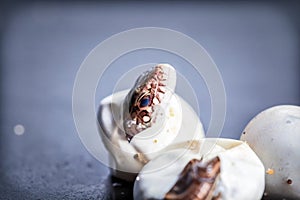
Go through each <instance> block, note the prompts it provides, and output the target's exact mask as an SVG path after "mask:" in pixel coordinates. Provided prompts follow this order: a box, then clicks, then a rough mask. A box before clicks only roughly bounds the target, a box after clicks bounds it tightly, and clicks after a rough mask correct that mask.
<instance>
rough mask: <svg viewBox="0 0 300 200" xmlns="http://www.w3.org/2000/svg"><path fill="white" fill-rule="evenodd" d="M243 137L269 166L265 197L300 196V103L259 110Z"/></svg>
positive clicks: (296, 197)
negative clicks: (299, 104)
mask: <svg viewBox="0 0 300 200" xmlns="http://www.w3.org/2000/svg"><path fill="white" fill-rule="evenodd" d="M241 140H244V141H246V142H247V143H248V144H249V145H250V147H251V148H252V149H253V150H254V151H255V152H256V154H257V155H258V156H259V157H260V159H261V160H262V162H263V164H264V166H265V168H266V172H265V177H266V189H265V195H266V197H270V199H275V198H281V199H282V198H283V199H300V173H299V170H300V144H299V143H300V107H299V106H292V105H281V106H275V107H272V108H269V109H267V110H265V111H263V112H261V113H259V114H258V115H257V116H256V117H255V118H254V119H252V120H251V121H250V122H249V124H248V125H247V126H246V128H245V130H244V131H243V134H242V136H241ZM268 199H269V198H268Z"/></svg>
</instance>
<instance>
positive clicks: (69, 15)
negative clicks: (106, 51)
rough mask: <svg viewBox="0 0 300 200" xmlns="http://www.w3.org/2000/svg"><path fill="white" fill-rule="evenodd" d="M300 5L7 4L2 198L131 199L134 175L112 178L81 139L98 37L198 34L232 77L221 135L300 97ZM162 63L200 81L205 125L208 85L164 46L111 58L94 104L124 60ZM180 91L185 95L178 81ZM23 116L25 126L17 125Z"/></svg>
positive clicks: (3, 6)
mask: <svg viewBox="0 0 300 200" xmlns="http://www.w3.org/2000/svg"><path fill="white" fill-rule="evenodd" d="M299 13H300V12H299V4H297V3H291V2H290V3H283V2H282V3H280V2H278V3H275V4H274V3H271V2H268V1H266V2H260V1H257V2H252V3H244V2H239V1H230V2H228V3H222V2H218V1H217V2H212V3H210V2H206V1H203V2H200V3H197V2H189V3H184V2H180V1H177V2H175V3H171V2H163V3H158V2H156V3H134V2H127V3H109V2H103V3H99V2H86V1H76V2H71V1H62V2H58V1H54V2H52V1H49V2H48V1H10V2H9V1H3V2H1V3H0V23H1V24H0V28H1V29H0V30H1V35H0V36H1V38H0V39H1V40H0V41H1V49H0V50H1V52H0V53H1V54H0V56H1V57H0V65H1V68H0V73H1V74H0V76H1V77H0V84H1V85H0V86H1V91H0V92H1V101H0V106H1V116H0V117H1V118H0V119H1V121H0V123H1V124H0V128H1V133H0V149H1V152H0V153H1V155H0V156H1V157H0V159H1V161H0V199H130V198H132V191H131V188H132V183H127V182H123V181H121V180H118V179H116V178H112V177H110V173H109V170H108V169H107V167H106V166H104V165H102V164H101V163H100V162H98V161H97V160H96V159H94V158H93V157H92V156H91V155H90V154H89V153H88V152H87V150H86V149H85V147H84V146H83V145H82V143H81V141H80V139H79V137H78V135H77V132H76V128H75V125H74V122H73V116H72V89H73V83H74V80H75V76H76V73H77V70H78V69H79V66H80V64H81V63H82V61H83V60H84V58H85V57H86V55H87V54H88V53H89V52H90V51H91V49H92V48H94V47H95V46H96V45H97V44H98V43H99V42H101V41H103V40H104V39H106V38H108V37H110V36H111V35H112V34H116V33H118V32H121V31H125V30H127V29H130V28H135V27H144V26H158V27H166V28H171V29H174V30H177V31H180V32H183V33H185V34H187V35H189V36H190V37H192V38H194V39H195V40H196V41H197V42H199V43H200V44H201V45H203V46H204V48H205V49H206V50H207V51H208V52H209V54H210V55H211V57H212V58H213V59H214V61H215V62H216V64H217V66H218V67H219V70H220V73H221V74H222V77H223V80H224V84H225V88H226V93H227V105H228V106H227V118H226V122H225V126H224V130H223V132H222V136H223V137H231V138H239V135H240V133H241V132H242V129H243V128H244V127H245V125H246V124H247V123H248V121H249V120H250V119H251V118H252V117H254V116H255V115H256V114H257V113H259V112H260V111H262V110H264V109H266V108H267V107H270V106H273V105H277V104H296V105H299V104H300V78H299V77H300V76H299V75H300V67H299V66H300V65H299V44H300V42H299V39H300V38H299V35H300V23H299V19H300V16H299ZM162 61H163V62H168V61H171V62H172V64H173V65H174V66H176V67H177V70H178V72H180V73H181V74H182V75H183V76H185V77H186V79H187V80H189V81H190V84H191V85H193V86H194V87H195V90H196V93H197V97H198V101H199V104H200V113H201V119H202V121H203V123H204V126H205V128H207V127H208V123H209V120H210V99H209V94H208V92H207V89H206V87H205V83H203V81H202V82H201V81H199V79H201V77H200V78H199V77H197V76H195V74H194V71H193V70H191V69H190V68H188V67H187V65H186V62H185V61H183V60H181V59H176V58H174V56H172V55H167V54H165V53H162V52H152V51H146V52H144V53H142V54H140V53H139V52H136V53H133V54H129V55H128V56H124V57H123V58H121V59H120V60H119V61H116V62H115V63H113V64H112V68H111V70H108V74H107V76H106V77H104V81H105V84H103V83H100V86H99V91H97V96H96V102H99V101H100V99H102V98H103V97H105V96H107V95H109V94H110V93H111V91H112V90H113V87H114V83H115V80H117V79H118V77H120V76H121V74H120V73H119V72H118V66H122V65H126V66H136V65H137V64H143V63H149V62H162ZM110 73H111V74H110ZM101 84H102V85H101ZM177 89H178V91H181V92H182V93H183V94H184V88H181V86H180V85H179V86H178V88H177ZM18 124H20V125H22V126H23V127H24V128H25V131H24V133H23V134H22V133H20V132H18V131H14V127H15V126H16V125H18ZM88 128H89V127H87V129H88ZM15 132H16V133H17V134H16V133H15ZM21 132H22V131H21ZM18 134H19V135H18ZM20 134H21V135H20Z"/></svg>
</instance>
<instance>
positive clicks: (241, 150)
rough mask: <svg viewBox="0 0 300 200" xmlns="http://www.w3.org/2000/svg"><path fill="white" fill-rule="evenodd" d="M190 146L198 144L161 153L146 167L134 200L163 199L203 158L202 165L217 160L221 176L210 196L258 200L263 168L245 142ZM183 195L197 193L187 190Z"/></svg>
mask: <svg viewBox="0 0 300 200" xmlns="http://www.w3.org/2000/svg"><path fill="white" fill-rule="evenodd" d="M193 142H194V143H195V144H197V145H195V146H197V148H193V149H185V148H179V147H177V149H175V150H170V151H166V152H163V153H162V154H161V155H160V156H158V157H156V158H154V159H153V160H151V161H150V162H149V163H148V164H146V165H145V166H144V167H143V169H142V171H141V172H140V173H139V175H138V177H137V179H136V181H135V185H134V199H136V200H142V199H164V198H165V195H166V194H167V193H168V192H169V191H170V189H171V188H173V187H174V185H175V184H176V182H177V181H178V179H179V177H180V174H181V172H182V171H183V169H184V168H185V166H186V165H187V163H188V162H189V161H190V160H192V159H198V160H199V159H201V158H202V159H203V160H202V161H203V162H207V161H210V160H211V159H213V158H215V157H216V156H218V158H219V159H220V174H219V176H218V178H217V179H215V181H214V185H215V186H213V187H212V191H211V194H212V196H214V197H216V196H218V195H221V198H222V200H236V199H243V200H260V199H261V197H262V195H263V192H264V186H265V185H264V167H263V164H262V163H261V161H260V160H259V158H258V157H257V156H256V154H255V153H254V152H253V151H252V150H251V148H250V147H249V146H248V145H247V144H246V143H245V142H242V141H239V140H232V139H220V138H217V139H214V138H207V139H201V140H196V141H193ZM185 178H186V177H185ZM185 181H188V180H187V179H185ZM189 187H192V186H191V185H190V186H189ZM204 190H206V189H204ZM186 191H189V192H192V193H193V192H197V190H193V189H192V191H191V190H190V188H187V189H186ZM201 191H202V192H203V190H201ZM188 195H189V194H188ZM194 195H196V196H197V195H198V194H197V193H195V194H194ZM181 197H182V196H181ZM184 198H186V196H184ZM198 199H203V198H200V197H199V198H198ZM209 199H211V198H209Z"/></svg>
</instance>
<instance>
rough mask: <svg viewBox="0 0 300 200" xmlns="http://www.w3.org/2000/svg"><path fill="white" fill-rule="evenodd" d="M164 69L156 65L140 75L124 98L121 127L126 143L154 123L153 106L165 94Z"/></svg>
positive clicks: (158, 102)
mask: <svg viewBox="0 0 300 200" xmlns="http://www.w3.org/2000/svg"><path fill="white" fill-rule="evenodd" d="M166 68H167V67H166V66H165V65H157V66H155V67H154V68H153V69H151V70H150V71H147V72H145V73H144V74H142V75H141V76H140V77H139V78H138V79H137V81H136V83H135V84H134V86H133V88H132V89H131V90H130V91H129V93H128V95H127V96H126V99H125V101H124V110H123V116H124V122H123V127H124V130H125V134H126V138H127V140H128V142H130V141H131V139H132V138H133V137H134V136H135V135H136V134H138V133H139V132H141V131H143V130H145V129H146V128H149V127H151V125H152V123H154V122H155V106H156V105H159V104H160V103H161V101H162V99H163V98H164V95H165V92H166V80H167V78H168V75H167V73H166V71H165V70H166Z"/></svg>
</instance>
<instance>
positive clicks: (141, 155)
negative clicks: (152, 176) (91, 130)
mask: <svg viewBox="0 0 300 200" xmlns="http://www.w3.org/2000/svg"><path fill="white" fill-rule="evenodd" d="M127 93H128V90H126V91H120V92H117V93H114V94H113V95H111V96H108V97H106V98H105V99H103V100H102V101H101V103H100V107H99V111H98V121H99V123H98V128H99V133H100V136H101V138H102V141H103V143H104V145H105V147H106V148H107V150H108V151H109V153H110V155H109V158H110V167H111V169H112V174H114V175H115V176H117V177H119V178H122V179H126V180H134V179H135V176H136V175H135V174H136V173H138V172H139V171H140V170H141V169H142V167H143V166H144V165H145V163H146V162H147V161H149V160H151V159H153V158H154V157H156V156H157V155H159V154H161V153H162V152H163V151H165V150H167V149H169V148H173V147H174V145H175V147H174V148H177V147H176V144H179V143H182V142H185V141H188V140H192V139H200V138H203V137H204V130H203V126H202V123H201V121H200V119H199V117H198V115H197V114H196V113H195V111H194V110H193V109H192V107H191V106H190V105H189V104H188V103H187V102H186V101H184V100H183V99H182V98H181V97H179V96H178V95H176V94H172V95H171V100H170V103H169V104H168V106H167V109H166V111H167V112H166V113H165V114H164V115H162V116H161V118H158V121H157V124H156V125H154V126H153V127H150V128H148V129H146V130H144V131H142V132H141V133H139V134H138V135H136V136H135V137H133V139H132V140H131V142H130V143H129V142H128V141H127V139H126V137H125V133H124V130H123V129H122V117H121V114H120V110H121V109H122V105H123V100H124V98H125V96H126V95H127ZM170 110H171V111H170ZM159 119H161V120H159ZM186 145H188V144H186Z"/></svg>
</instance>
